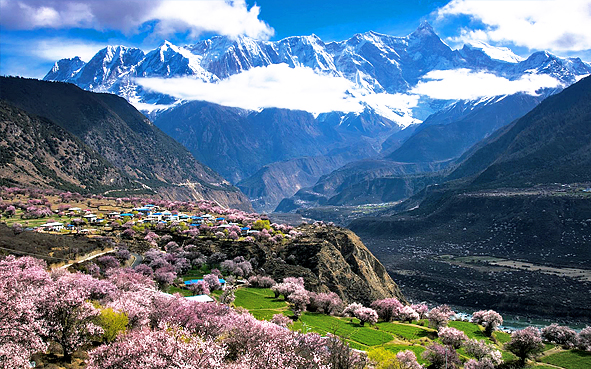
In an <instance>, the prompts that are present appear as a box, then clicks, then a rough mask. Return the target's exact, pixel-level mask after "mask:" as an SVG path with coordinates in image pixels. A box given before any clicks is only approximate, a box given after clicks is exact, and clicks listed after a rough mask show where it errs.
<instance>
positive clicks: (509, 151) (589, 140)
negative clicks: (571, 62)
mask: <svg viewBox="0 0 591 369" xmlns="http://www.w3.org/2000/svg"><path fill="white" fill-rule="evenodd" d="M590 101H591V78H590V77H587V78H584V79H582V80H581V81H579V82H578V83H576V84H574V85H572V86H570V87H569V88H567V89H566V90H564V91H563V92H561V93H560V94H558V95H555V96H551V97H549V98H547V99H546V100H544V101H543V103H542V104H540V105H539V106H537V107H536V108H535V109H534V110H532V111H531V112H530V113H529V114H527V115H526V116H524V117H523V118H521V119H519V120H518V121H516V122H515V123H513V124H511V125H510V126H508V127H506V128H505V129H503V130H501V131H499V132H497V134H495V135H494V136H493V137H490V138H489V139H487V140H485V141H483V142H482V143H480V144H479V145H478V147H476V148H474V150H471V152H469V153H467V154H466V159H465V160H464V161H463V163H462V164H461V165H460V166H459V167H458V168H457V169H455V170H454V172H453V173H451V175H450V176H449V179H457V178H461V177H466V176H470V175H474V174H476V178H475V179H474V180H473V181H472V183H471V185H470V187H473V188H477V187H485V188H490V187H499V186H527V185H535V184H543V183H556V182H559V183H577V182H586V181H590V180H591V104H590V103H589V102H590Z"/></svg>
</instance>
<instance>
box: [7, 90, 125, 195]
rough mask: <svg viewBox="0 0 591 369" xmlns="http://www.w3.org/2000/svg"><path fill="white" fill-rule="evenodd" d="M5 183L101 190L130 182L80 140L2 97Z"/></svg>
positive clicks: (75, 189) (77, 190)
mask: <svg viewBox="0 0 591 369" xmlns="http://www.w3.org/2000/svg"><path fill="white" fill-rule="evenodd" d="M0 152H1V154H0V168H1V170H0V173H1V175H0V182H1V183H2V184H3V185H11V186H14V185H18V186H22V185H25V186H31V187H38V188H47V187H49V188H57V189H61V190H68V191H76V192H86V191H89V192H103V191H108V190H113V189H119V188H126V187H129V186H131V181H130V180H129V179H128V178H127V177H125V176H122V174H121V172H120V171H119V170H118V169H116V168H115V167H114V166H113V165H111V164H110V163H109V162H107V160H105V159H104V158H103V157H102V156H100V155H98V154H97V153H96V152H95V151H93V150H92V149H91V148H89V147H88V146H86V145H85V144H84V143H83V142H82V141H81V140H80V139H78V138H77V137H76V136H74V135H72V134H71V133H69V132H67V131H66V130H64V129H63V128H61V127H60V126H58V125H57V124H55V123H53V122H52V121H50V120H48V119H47V118H43V117H38V116H34V115H30V114H29V113H27V112H26V111H24V110H21V109H18V108H16V107H15V106H13V105H11V104H10V103H8V102H6V101H4V100H0Z"/></svg>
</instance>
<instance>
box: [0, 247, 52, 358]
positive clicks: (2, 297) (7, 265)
mask: <svg viewBox="0 0 591 369" xmlns="http://www.w3.org/2000/svg"><path fill="white" fill-rule="evenodd" d="M45 267H46V266H45V263H44V262H43V261H41V260H37V259H34V258H31V257H21V258H15V257H14V256H8V257H6V258H5V259H3V260H0V367H3V368H19V367H20V368H22V367H27V366H28V365H29V358H30V357H31V355H32V354H34V353H36V352H39V351H45V350H46V349H47V343H46V342H45V341H44V340H43V339H42V338H41V335H42V333H43V326H42V324H41V321H40V320H39V319H40V314H39V312H38V310H37V308H36V307H37V305H38V303H39V302H40V301H41V299H42V296H43V293H44V292H45V290H46V288H47V286H48V285H51V284H52V281H51V279H50V278H49V275H48V274H47V272H46V271H45Z"/></svg>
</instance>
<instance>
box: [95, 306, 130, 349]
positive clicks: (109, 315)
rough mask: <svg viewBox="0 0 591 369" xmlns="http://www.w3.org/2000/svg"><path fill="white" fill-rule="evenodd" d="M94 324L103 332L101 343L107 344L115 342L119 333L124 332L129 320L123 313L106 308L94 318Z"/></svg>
mask: <svg viewBox="0 0 591 369" xmlns="http://www.w3.org/2000/svg"><path fill="white" fill-rule="evenodd" d="M96 324H97V325H98V326H99V327H101V328H102V329H103V330H104V333H103V335H102V341H103V342H107V343H109V342H113V341H115V338H117V336H118V335H119V333H122V332H125V330H126V328H127V325H128V324H129V319H128V318H127V315H126V314H125V313H122V312H118V311H115V310H113V309H112V308H106V309H102V310H101V313H100V315H99V316H97V317H96Z"/></svg>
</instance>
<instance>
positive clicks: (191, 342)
mask: <svg viewBox="0 0 591 369" xmlns="http://www.w3.org/2000/svg"><path fill="white" fill-rule="evenodd" d="M225 353H226V352H225V349H224V347H223V346H220V345H219V344H218V343H216V342H214V341H211V340H208V341H205V340H203V339H201V338H199V337H196V336H193V335H191V334H190V333H189V332H187V331H186V330H184V329H182V328H178V327H162V328H159V329H156V330H150V329H147V328H144V329H141V330H134V331H131V332H130V333H128V334H126V335H124V336H119V338H117V340H116V341H115V342H113V343H111V344H108V345H103V346H100V347H98V348H96V349H94V350H92V351H90V352H89V360H88V367H87V368H88V369H120V368H145V369H167V368H183V369H200V368H202V369H218V368H220V369H221V368H222V367H223V359H224V356H225Z"/></svg>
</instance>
